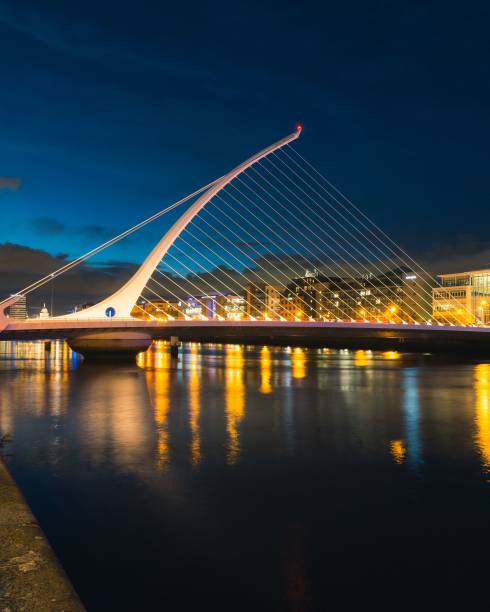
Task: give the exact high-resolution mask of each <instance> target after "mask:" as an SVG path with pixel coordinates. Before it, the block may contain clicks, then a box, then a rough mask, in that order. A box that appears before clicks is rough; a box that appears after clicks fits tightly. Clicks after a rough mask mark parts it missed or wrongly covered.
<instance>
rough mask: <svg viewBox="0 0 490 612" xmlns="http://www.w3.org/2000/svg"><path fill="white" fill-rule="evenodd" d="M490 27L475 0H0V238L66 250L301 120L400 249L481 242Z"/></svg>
mask: <svg viewBox="0 0 490 612" xmlns="http://www.w3.org/2000/svg"><path fill="white" fill-rule="evenodd" d="M489 26H490V5H488V3H485V2H473V3H469V5H465V4H463V3H447V2H444V3H443V2H441V3H438V2H398V1H394V2H388V1H385V2H376V1H375V2H331V3H329V2H325V3H314V2H305V1H301V2H286V1H281V2H251V1H249V0H247V1H246V2H222V3H219V2H215V3H202V2H201V3H194V2H185V3H161V2H153V3H149V2H139V3H127V4H125V3H124V2H120V1H118V2H111V1H104V2H100V0H99V1H98V2H91V1H86V2H83V3H78V2H77V3H67V2H65V1H63V2H61V1H59V2H58V1H50V0H44V1H43V2H42V3H39V2H37V3H28V2H23V1H19V0H16V1H15V2H9V1H4V0H0V58H1V71H0V83H1V96H0V176H4V177H19V178H20V179H21V186H20V187H19V188H18V189H17V190H15V189H9V188H3V189H0V208H1V213H2V217H1V218H2V222H1V226H0V242H6V241H10V242H15V243H18V244H22V245H28V246H31V247H36V248H41V249H45V250H47V251H49V252H50V253H53V254H56V253H59V252H64V253H67V254H69V255H70V256H75V255H77V254H80V253H81V252H82V251H84V250H86V249H88V248H90V247H92V246H94V245H96V244H97V243H98V242H100V241H101V240H102V239H104V238H105V237H108V236H110V235H112V233H114V232H117V231H119V230H120V229H124V228H126V227H128V226H130V225H132V224H134V223H136V222H137V221H139V220H140V219H141V218H143V217H145V216H148V215H150V214H152V213H153V212H155V211H156V210H158V209H160V208H162V207H163V206H165V205H166V204H168V203H171V202H172V201H173V200H175V199H176V198H178V197H181V196H182V195H185V194H186V193H188V192H190V191H192V190H193V189H195V188H196V187H198V186H200V185H201V184H203V183H206V182H208V181H209V180H210V179H212V178H214V177H217V176H219V175H221V174H223V172H224V171H226V170H227V169H229V168H230V166H232V165H234V164H235V163H236V162H238V161H240V160H242V159H243V158H245V157H247V156H248V155H250V154H251V153H253V152H254V151H256V150H257V149H259V148H262V147H263V146H265V145H267V144H269V143H271V142H273V141H274V140H277V139H278V138H280V137H281V136H283V135H286V134H287V133H289V132H290V131H291V130H292V128H293V126H294V123H295V121H297V120H301V121H302V122H303V123H304V126H305V131H304V135H303V137H302V141H301V143H300V144H299V147H298V150H299V151H300V152H301V153H302V154H303V155H304V156H305V157H307V158H308V159H309V160H310V161H311V162H313V163H314V164H315V165H316V166H317V167H318V168H319V169H321V170H322V171H323V172H324V173H325V174H326V175H327V176H328V177H329V178H330V179H331V180H332V181H333V182H334V183H335V184H336V185H337V186H339V187H340V188H342V189H343V191H345V192H346V193H347V194H349V195H350V196H351V197H352V199H354V201H355V202H356V203H357V204H358V205H359V206H360V207H362V208H363V209H364V210H365V211H366V212H367V213H368V214H369V215H370V216H371V217H372V218H374V219H375V220H376V221H378V222H379V223H380V224H381V225H382V226H383V227H384V228H385V229H386V230H387V231H388V232H390V233H391V235H393V236H394V237H395V238H396V239H397V240H399V241H401V242H402V243H403V244H405V245H407V246H408V247H409V248H410V249H412V251H413V252H415V253H416V254H422V253H425V252H427V251H430V250H431V249H433V248H435V247H434V246H433V243H444V244H446V245H448V244H449V245H450V244H452V243H453V242H454V241H456V240H458V241H460V242H461V237H462V236H463V237H464V236H467V238H464V241H465V243H466V244H467V245H470V246H469V247H468V248H470V249H471V248H474V249H478V248H481V249H484V248H485V247H486V246H487V245H488V243H489V242H490V240H489V239H488V226H489V222H490V205H489V199H490V198H489V195H490V181H489V180H488V168H489V162H490V155H489V144H488V143H489V142H490V121H489V110H488V109H489V108H490V78H489V76H490V75H489V62H490V37H489V36H488V31H489ZM0 186H1V185H0ZM164 227H165V223H162V224H161V225H160V226H159V227H155V228H152V230H151V232H149V233H147V234H146V237H145V238H141V239H139V240H134V241H133V242H131V243H129V244H128V245H127V246H121V247H120V248H119V247H118V248H116V249H114V250H113V251H111V253H110V255H107V257H110V258H111V259H121V260H130V261H139V260H141V258H142V257H143V256H144V255H145V254H146V252H147V251H148V250H149V248H150V247H151V246H153V242H154V241H155V240H156V239H157V238H158V235H159V233H160V232H161V231H163V229H164ZM482 263H484V262H482Z"/></svg>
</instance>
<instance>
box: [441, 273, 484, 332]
mask: <svg viewBox="0 0 490 612" xmlns="http://www.w3.org/2000/svg"><path fill="white" fill-rule="evenodd" d="M438 278H439V283H440V286H439V287H435V288H434V289H433V290H432V310H433V317H434V319H435V320H436V321H438V322H440V323H446V324H447V323H452V324H454V325H460V324H466V325H490V268H485V269H483V270H472V271H469V272H457V273H452V274H440V275H439V276H438Z"/></svg>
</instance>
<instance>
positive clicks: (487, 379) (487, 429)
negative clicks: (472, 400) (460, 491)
mask: <svg viewBox="0 0 490 612" xmlns="http://www.w3.org/2000/svg"><path fill="white" fill-rule="evenodd" d="M475 393H476V410H475V425H476V444H477V447H478V449H479V451H480V454H481V460H482V464H483V471H484V473H485V474H488V473H489V472H490V364H488V363H480V364H478V365H477V366H476V367H475Z"/></svg>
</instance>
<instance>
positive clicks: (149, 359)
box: [137, 341, 171, 469]
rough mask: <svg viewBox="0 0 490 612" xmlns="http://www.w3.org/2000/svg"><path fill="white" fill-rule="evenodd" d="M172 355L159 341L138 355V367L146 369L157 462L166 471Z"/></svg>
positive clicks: (164, 344)
mask: <svg viewBox="0 0 490 612" xmlns="http://www.w3.org/2000/svg"><path fill="white" fill-rule="evenodd" d="M170 361H171V358H170V353H169V350H168V346H167V345H166V343H164V342H162V341H159V342H155V343H154V344H153V346H152V347H151V348H150V349H149V350H148V351H146V353H140V354H139V355H138V360H137V363H138V366H139V367H141V368H145V377H146V384H147V387H148V394H149V397H150V402H151V405H152V408H153V417H154V419H155V431H156V462H157V465H158V466H159V467H160V468H162V469H165V468H166V467H167V466H168V463H169V432H168V424H167V420H168V413H169V410H170V370H169V367H170Z"/></svg>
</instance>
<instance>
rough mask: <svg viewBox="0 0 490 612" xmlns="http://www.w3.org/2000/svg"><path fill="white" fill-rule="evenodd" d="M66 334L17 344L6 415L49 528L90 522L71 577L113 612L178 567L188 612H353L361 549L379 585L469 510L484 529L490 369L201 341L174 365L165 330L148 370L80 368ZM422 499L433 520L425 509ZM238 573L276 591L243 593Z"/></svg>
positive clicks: (2, 420) (10, 361)
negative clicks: (351, 588)
mask: <svg viewBox="0 0 490 612" xmlns="http://www.w3.org/2000/svg"><path fill="white" fill-rule="evenodd" d="M50 348H51V350H48V351H46V350H45V346H44V344H42V343H25V344H21V343H18V344H15V343H4V344H2V345H0V429H1V431H3V432H5V431H9V432H11V433H12V442H11V446H10V447H9V453H10V457H9V458H8V461H9V463H10V464H11V467H12V469H13V471H14V472H15V473H16V477H17V476H18V477H19V481H20V482H22V483H23V484H24V486H25V487H26V493H27V494H31V495H32V499H33V507H34V510H35V511H37V510H39V508H40V509H41V512H39V515H40V516H41V517H44V518H45V520H46V521H47V524H46V528H47V531H48V536H49V537H50V539H51V534H54V537H53V541H54V542H57V543H58V545H60V546H61V547H63V545H64V543H65V542H69V541H70V538H73V537H74V536H73V528H72V525H73V520H74V517H76V525H77V530H76V531H77V534H76V536H75V539H76V545H75V546H73V541H72V543H71V546H70V550H74V551H75V552H74V553H71V554H72V555H73V558H72V559H71V561H72V564H71V566H70V567H71V571H75V572H76V571H80V572H81V573H82V574H83V576H84V579H83V580H81V581H80V582H81V583H83V584H85V585H88V586H87V587H86V588H87V590H90V589H93V593H92V595H93V600H92V602H93V601H96V602H99V601H100V597H101V596H102V593H103V592H104V589H105V591H106V596H107V597H106V601H108V600H109V601H110V603H109V604H108V605H106V607H105V609H111V605H112V607H115V608H117V609H118V610H125V609H138V602H139V603H141V602H140V600H139V599H138V598H140V597H141V593H142V592H143V591H145V593H146V592H147V593H148V597H151V600H153V601H155V600H156V598H157V597H158V596H159V595H161V588H162V587H161V584H162V583H161V580H162V568H164V571H165V576H166V581H165V588H166V591H165V596H166V598H167V599H168V605H169V608H170V609H177V608H179V606H180V603H181V600H182V597H187V596H188V593H190V591H195V593H196V595H195V597H196V600H195V601H192V605H190V604H189V600H190V599H192V593H190V595H189V596H188V599H187V600H186V604H187V605H186V606H181V607H180V608H179V609H197V608H198V607H199V605H200V604H202V601H203V599H202V593H205V594H206V600H209V601H211V600H212V601H213V605H214V602H215V601H216V599H217V598H218V600H219V604H217V605H216V606H215V609H217V610H218V609H220V610H221V609H225V610H228V609H230V603H229V602H230V601H232V602H233V604H232V605H231V607H232V608H233V609H234V610H235V609H237V610H239V609H246V610H252V609H257V610H258V609H266V610H273V609H288V606H289V609H291V610H293V609H294V610H301V609H305V608H306V609H308V606H310V604H311V609H319V610H326V609H329V603H331V601H330V599H329V598H330V596H331V593H332V592H333V593H334V594H335V593H336V594H335V598H334V599H333V600H332V601H333V603H331V605H330V607H331V608H332V609H342V604H343V602H344V598H345V596H346V595H345V594H346V593H347V592H348V585H347V586H346V583H342V587H339V588H338V591H339V592H336V591H335V588H337V587H335V580H337V579H338V580H340V581H342V580H346V581H350V580H351V572H352V564H353V563H354V564H356V563H357V566H356V569H355V571H356V575H357V576H364V575H365V572H368V573H369V571H370V568H371V566H372V565H376V569H375V570H373V572H374V574H375V575H370V576H369V580H366V582H367V583H369V584H378V579H379V575H380V572H383V575H390V576H392V574H390V572H391V571H392V569H393V567H394V566H396V565H397V564H398V565H399V566H401V567H408V568H409V570H408V571H410V572H413V571H414V570H413V568H414V567H419V565H418V564H419V563H420V562H421V556H420V545H419V544H420V541H418V542H416V543H414V544H413V550H412V551H411V554H410V558H408V557H407V556H406V555H407V553H406V551H407V549H410V546H412V540H413V539H415V537H414V536H413V534H422V536H421V537H423V538H424V542H425V538H428V537H429V538H430V537H435V536H434V534H436V536H437V534H442V536H441V537H442V538H443V540H442V541H438V540H435V541H433V542H432V543H431V551H438V550H443V548H441V547H444V545H445V543H447V541H448V539H449V538H447V534H448V533H449V532H448V529H449V528H450V526H451V525H453V524H455V523H457V521H458V520H463V519H462V517H463V510H464V516H467V517H469V521H471V525H472V527H473V525H474V522H473V521H474V516H475V511H476V512H477V513H478V512H479V511H480V510H479V509H481V512H480V517H479V520H480V523H478V528H480V527H481V528H482V529H484V530H485V529H487V528H486V526H485V525H486V523H487V522H488V511H490V508H488V507H487V506H486V505H485V504H487V503H488V504H490V497H489V496H488V495H486V494H485V493H486V491H487V489H486V487H482V486H481V485H482V480H483V479H482V473H481V472H482V470H481V466H482V464H483V478H484V479H488V474H489V473H490V364H484V363H481V364H479V365H477V366H475V365H473V364H467V363H463V364H461V363H460V364H451V363H447V362H444V361H443V360H442V361H437V360H436V359H435V358H433V357H422V356H408V355H406V354H402V353H398V352H388V353H381V352H376V351H349V350H342V351H340V350H332V349H331V350H327V349H319V350H308V349H301V348H299V349H298V348H290V349H286V348H274V347H244V346H237V345H226V346H222V345H204V344H185V345H184V346H183V347H182V350H181V351H180V354H179V358H178V359H173V358H171V357H170V353H169V345H168V343H166V342H156V343H154V345H153V346H152V347H151V349H150V350H149V351H148V352H146V353H145V354H141V355H140V356H139V357H138V361H137V364H138V367H134V366H130V367H126V366H124V367H118V368H111V367H90V366H87V365H83V366H81V367H78V366H79V363H78V362H77V361H76V357H75V358H74V356H73V355H72V354H71V353H70V351H69V349H68V347H67V346H66V345H64V343H58V344H56V343H53V344H52V345H51V347H50ZM422 441H423V443H422ZM394 464H396V467H394ZM406 468H408V469H406ZM414 475H415V476H417V477H415V478H414ZM422 476H423V477H422ZM448 482H449V483H450V486H448ZM441 491H443V494H440V492H441ZM482 491H483V493H482ZM484 494H485V496H484ZM470 498H471V502H468V506H467V507H463V506H464V504H465V503H466V500H467V499H470ZM53 500H54V501H53ZM60 500H61V501H60ZM475 500H476V503H475ZM36 504H38V505H37V506H36ZM43 504H44V506H43ZM49 504H52V505H51V506H49ZM54 504H56V510H55V511H53V507H54V506H53V505H54ZM425 505H426V506H427V507H429V512H428V513H427V516H429V515H430V516H432V517H434V520H435V521H436V523H435V524H436V526H437V528H436V529H429V528H427V524H426V522H425V518H424V523H423V524H421V523H420V513H417V511H415V512H414V511H413V509H414V508H415V510H417V508H420V507H421V506H424V508H425V507H426V506H425ZM44 507H47V508H48V510H47V511H45V512H44V513H43V508H44ZM452 508H457V513H458V514H457V515H453V516H452V517H451V516H449V518H447V521H446V523H444V516H446V517H448V515H447V514H446V515H445V514H444V513H448V512H451V509H452ZM455 512H456V510H455ZM417 516H418V517H419V519H418V520H419V524H417ZM46 517H47V518H46ZM414 517H415V518H414ZM441 517H442V518H441ZM450 519H451V520H450ZM441 520H442V525H443V528H440V526H441ZM407 524H408V526H409V527H408V528H407ZM353 526H355V528H354V529H353ZM429 527H430V525H429ZM397 530H398V531H397ZM78 532H80V534H83V536H79V534H78ZM478 533H479V534H480V533H481V531H479V532H478ZM407 534H408V535H407ZM487 535H488V534H487ZM393 541H397V542H399V543H400V546H397V547H393V545H392V543H393ZM94 542H95V543H94ZM452 542H453V540H452V541H451V546H452V545H453V544H452ZM60 543H61V544H60ZM385 544H386V545H385ZM95 545H96V547H97V550H98V551H99V550H100V555H99V554H98V555H97V558H99V557H100V559H101V564H103V567H102V569H101V567H100V566H97V567H93V563H95V562H96V561H97V559H95V561H94V555H93V550H94V546H95ZM383 546H384V548H383ZM379 547H381V548H382V551H381V552H379ZM326 550H328V551H330V553H331V554H330V556H331V558H332V565H331V566H330V568H329V576H331V579H330V578H329V581H328V585H327V586H326V587H325V571H324V563H325V551H326ZM482 550H484V547H482ZM180 551H182V552H180ZM257 551H260V552H259V554H258V552H257ZM460 552H461V557H462V558H463V557H464V555H465V554H467V553H468V551H467V550H464V549H462V550H460ZM434 554H435V553H434ZM363 555H364V556H363ZM373 555H374V561H376V563H373ZM397 555H398V556H397ZM68 556H69V555H68ZM107 558H110V560H111V563H110V564H109V565H108V564H107V562H106V559H107ZM141 559H146V560H148V559H151V560H155V562H154V563H150V562H148V563H145V564H142V563H141V562H140V560H141ZM319 559H320V561H318V560H319ZM189 560H192V561H191V562H189ZM230 560H232V561H233V562H230ZM422 561H423V559H422ZM429 562H430V563H431V565H430V568H429V569H428V570H427V568H424V570H426V572H425V573H427V572H428V573H430V572H431V571H433V569H434V568H435V567H437V563H436V562H434V558H431V559H429ZM404 564H405V565H404ZM74 568H75V569H74ZM339 568H340V569H339ZM445 568H446V566H445ZM104 571H106V572H107V574H108V575H110V576H112V578H111V579H112V582H111V583H110V584H109V586H107V585H106V584H105V581H104V584H103V585H102V586H101V585H100V575H101V574H102V573H103V572H104ZM401 573H402V574H403V580H402V581H400V584H397V593H398V592H400V590H401V589H403V588H404V586H406V584H405V583H406V573H405V572H403V571H402V572H401ZM424 575H425V574H424ZM217 577H219V578H220V579H218V580H217ZM222 577H223V578H228V577H229V578H231V579H230V580H229V581H228V583H227V588H228V587H229V588H228V590H227V591H226V592H224V590H223V584H224V582H223V580H221V578H222ZM85 578H86V579H85ZM418 579H420V577H419V578H418ZM188 583H191V584H193V585H196V588H195V589H193V590H192V589H187V590H183V589H182V584H188ZM241 584H247V585H251V588H250V590H249V591H248V592H247V593H246V594H245V595H247V594H248V595H249V594H250V593H253V594H254V593H255V594H257V593H258V594H260V604H259V605H257V601H247V602H245V601H244V602H243V606H241V605H240V603H241V599H240V597H242V596H243V593H244V590H243V589H241V587H240V586H236V587H235V586H234V585H241ZM114 585H116V586H114ZM206 589H207V591H206ZM322 589H323V590H322ZM325 590H328V591H329V592H328V593H326V592H325ZM128 593H129V594H131V593H133V595H134V599H132V600H131V604H130V603H128V601H126V600H125V596H127V595H128ZM339 593H340V594H339ZM319 594H320V595H319ZM84 595H86V593H84ZM89 595H90V593H89ZM322 596H323V599H322V601H321V602H320V603H319V601H318V598H320V599H321V598H322ZM114 598H117V601H116V602H115V603H114V601H113V599H114ZM89 599H90V597H88V600H89ZM225 599H226V601H225V602H224V603H223V600H225ZM252 599H253V595H252ZM135 601H136V603H135ZM392 601H393V599H392ZM236 602H239V603H238V604H236ZM278 602H280V603H279V604H278ZM339 602H340V603H339ZM254 604H255V605H254ZM385 607H386V609H390V608H389V606H385ZM87 608H89V609H97V607H96V606H95V607H94V606H92V607H91V606H87ZM99 609H100V608H99ZM351 609H354V608H351ZM412 609H416V606H414V607H413V608H412Z"/></svg>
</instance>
